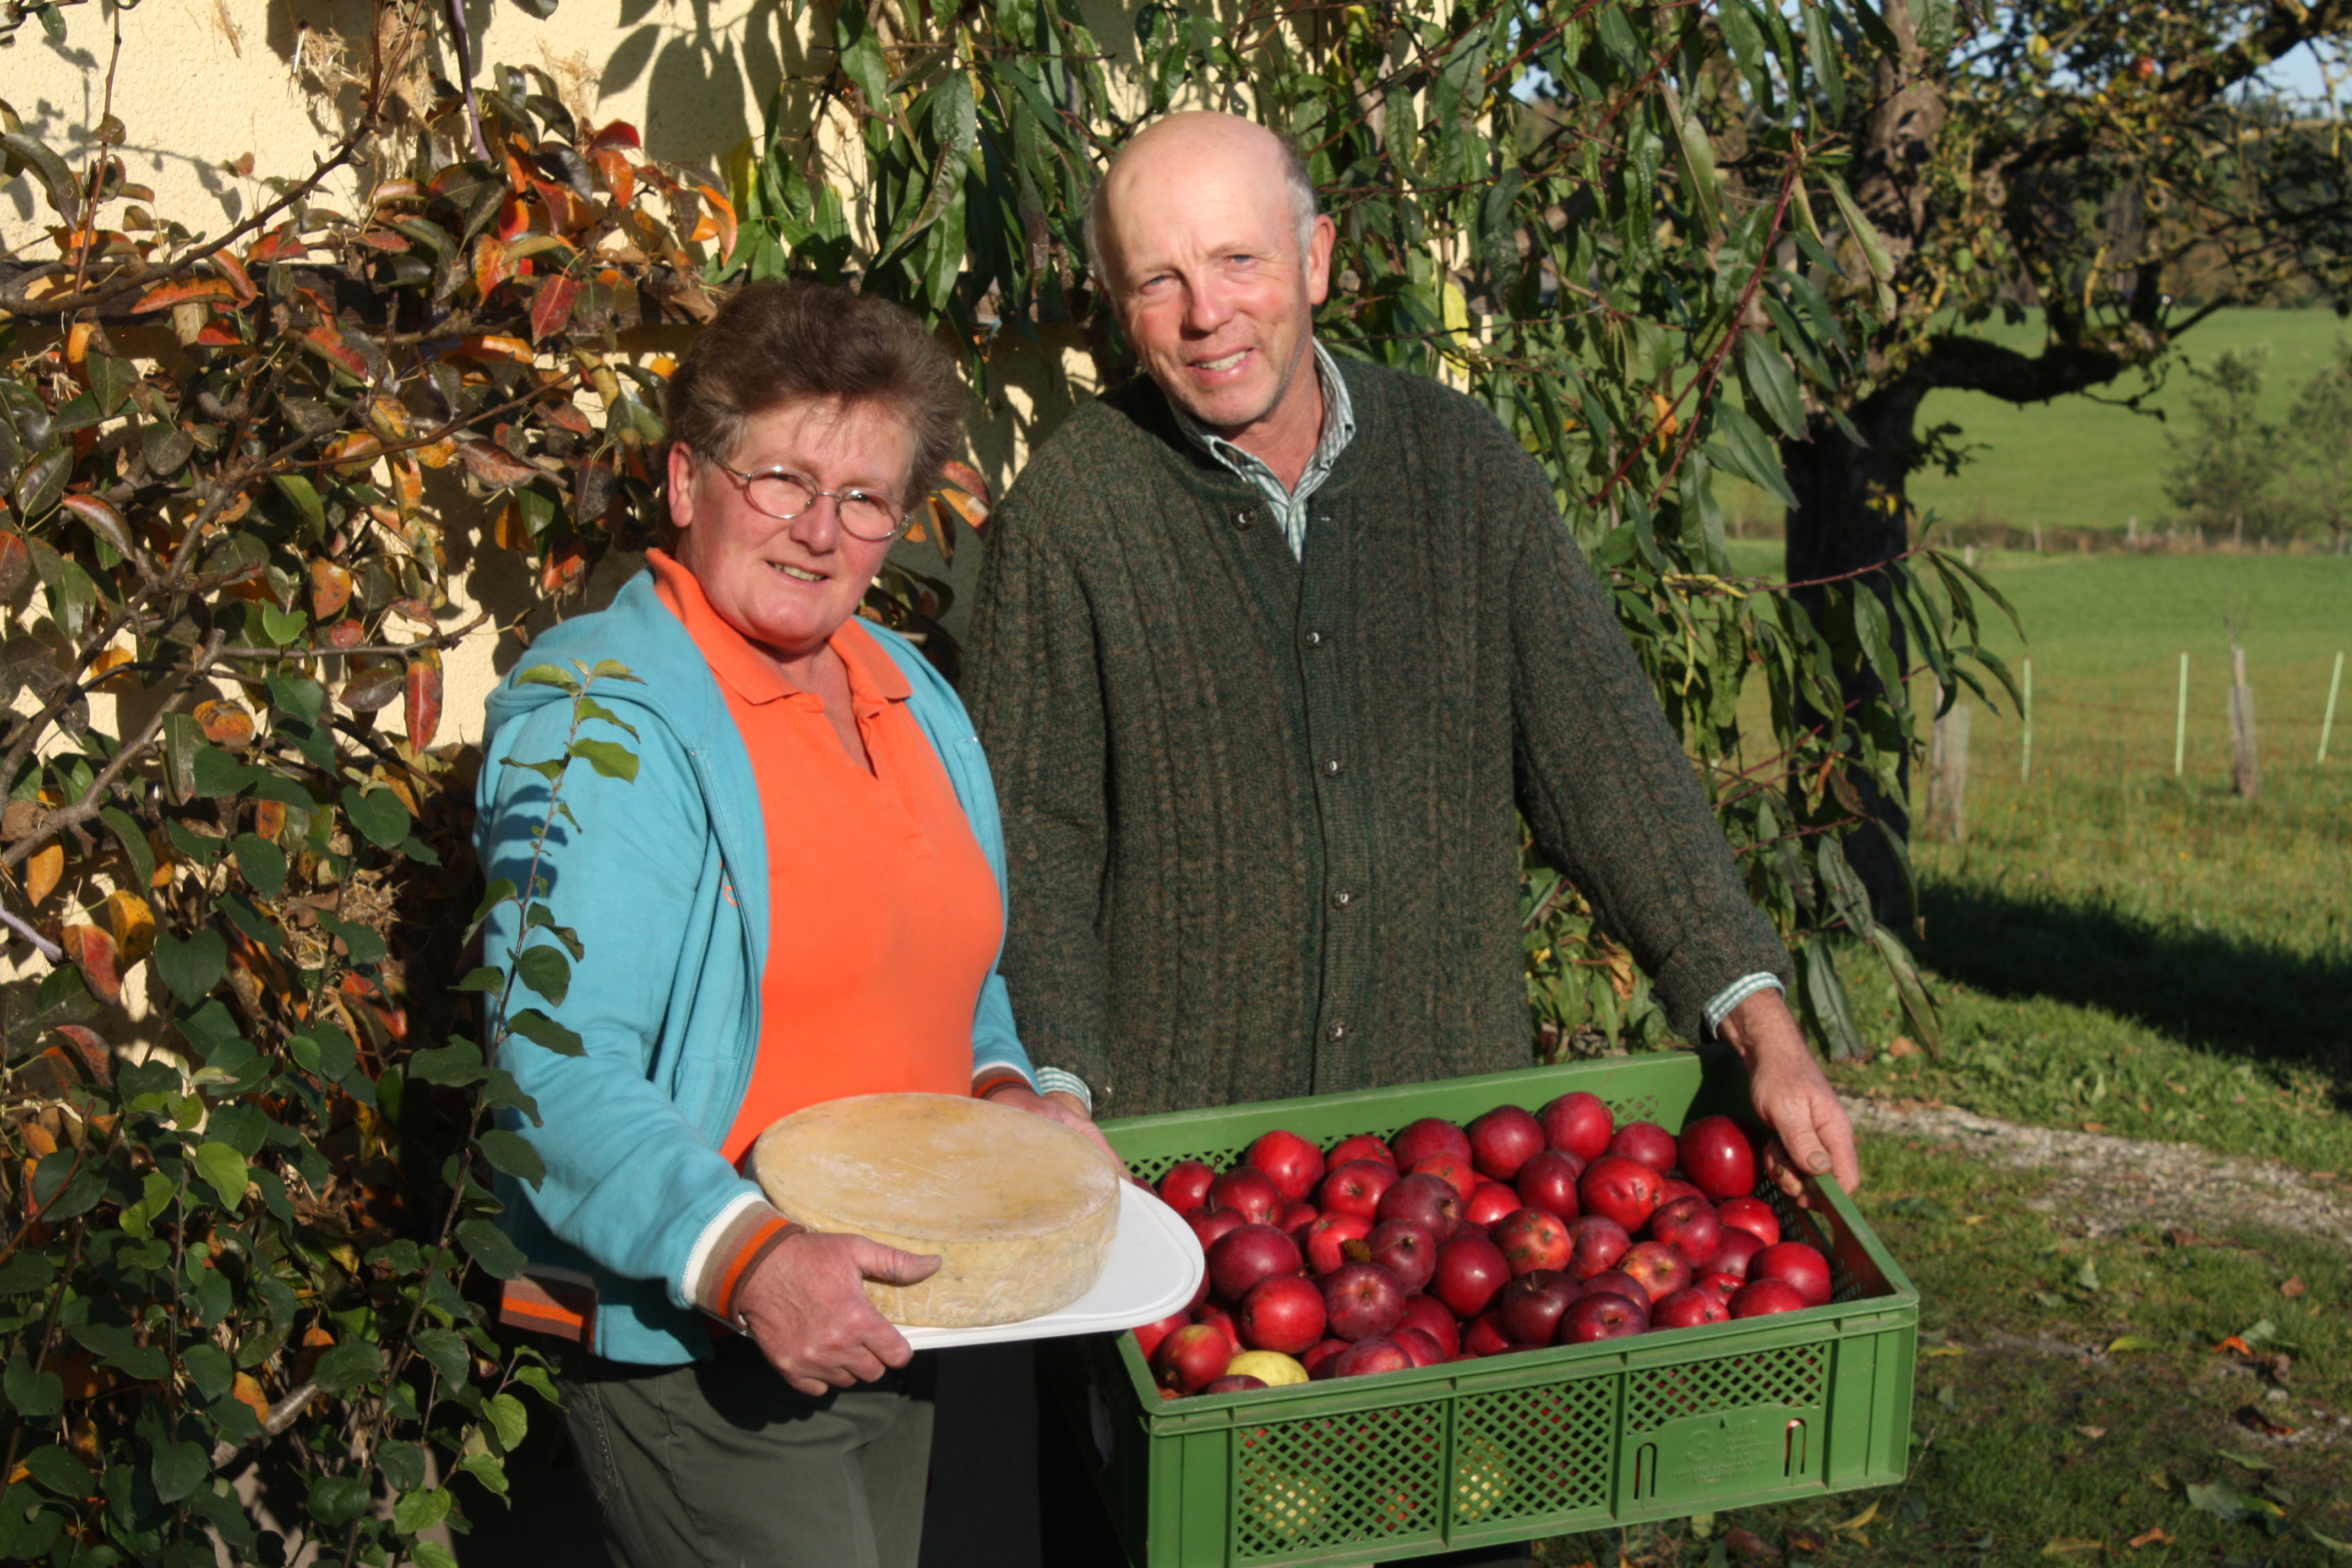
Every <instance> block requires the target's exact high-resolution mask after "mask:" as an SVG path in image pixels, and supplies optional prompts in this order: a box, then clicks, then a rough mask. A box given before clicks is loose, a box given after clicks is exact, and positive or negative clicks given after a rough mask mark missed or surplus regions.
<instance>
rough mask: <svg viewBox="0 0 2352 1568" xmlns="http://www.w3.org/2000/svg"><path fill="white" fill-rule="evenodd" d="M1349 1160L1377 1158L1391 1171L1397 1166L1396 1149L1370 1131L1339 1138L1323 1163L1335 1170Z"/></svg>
mask: <svg viewBox="0 0 2352 1568" xmlns="http://www.w3.org/2000/svg"><path fill="white" fill-rule="evenodd" d="M1350 1160H1378V1161H1379V1162H1380V1163H1381V1164H1383V1165H1386V1166H1387V1167H1388V1168H1389V1169H1390V1170H1391V1171H1393V1170H1395V1169H1396V1168H1397V1158H1396V1151H1395V1150H1393V1149H1391V1148H1390V1147H1389V1146H1388V1143H1387V1142H1385V1141H1384V1140H1382V1139H1380V1138H1376V1137H1374V1136H1373V1135H1372V1134H1370V1132H1359V1133H1357V1134H1356V1135H1355V1136H1354V1137H1352V1138H1342V1139H1340V1140H1339V1142H1338V1143H1336V1144H1334V1145H1333V1146H1332V1149H1331V1152H1330V1153H1329V1154H1328V1155H1327V1156H1325V1159H1324V1163H1325V1165H1326V1166H1327V1167H1328V1168H1330V1169H1334V1170H1336V1169H1338V1168H1339V1166H1341V1165H1344V1164H1346V1163H1348V1162H1349V1161H1350Z"/></svg>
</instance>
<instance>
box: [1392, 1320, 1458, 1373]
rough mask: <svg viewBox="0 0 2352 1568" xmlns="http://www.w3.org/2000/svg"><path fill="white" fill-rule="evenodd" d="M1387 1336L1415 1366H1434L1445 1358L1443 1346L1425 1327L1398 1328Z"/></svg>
mask: <svg viewBox="0 0 2352 1568" xmlns="http://www.w3.org/2000/svg"><path fill="white" fill-rule="evenodd" d="M1389 1338H1390V1339H1391V1340H1394V1341H1395V1342H1396V1345H1397V1348H1398V1349H1399V1350H1401V1351H1402V1352H1404V1353H1405V1354H1407V1355H1409V1356H1411V1357H1412V1364H1413V1365H1415V1366H1435V1365H1436V1364H1437V1363H1440V1362H1442V1361H1444V1360H1445V1359H1446V1352H1445V1347H1444V1346H1443V1345H1441V1344H1439V1343H1438V1342H1437V1341H1436V1340H1435V1339H1434V1338H1433V1337H1432V1336H1431V1334H1430V1332H1429V1331H1428V1330H1427V1329H1414V1328H1402V1327H1401V1328H1399V1329H1397V1330H1396V1331H1394V1332H1393V1333H1391V1334H1390V1335H1389Z"/></svg>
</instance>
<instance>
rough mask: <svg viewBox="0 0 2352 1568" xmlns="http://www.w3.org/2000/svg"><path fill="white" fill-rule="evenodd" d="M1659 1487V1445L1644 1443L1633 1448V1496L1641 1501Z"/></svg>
mask: <svg viewBox="0 0 2352 1568" xmlns="http://www.w3.org/2000/svg"><path fill="white" fill-rule="evenodd" d="M1657 1489H1658V1446H1657V1445H1656V1444H1655V1443H1644V1444H1643V1445H1642V1446H1641V1447H1638V1448H1636V1449H1634V1450H1633V1498H1634V1500H1635V1501H1637V1502H1638V1501H1639V1500H1642V1499H1643V1498H1646V1497H1648V1496H1650V1495H1651V1494H1652V1493H1654V1492H1655V1491H1656V1490H1657Z"/></svg>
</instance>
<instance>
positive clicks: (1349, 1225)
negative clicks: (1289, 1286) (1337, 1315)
mask: <svg viewBox="0 0 2352 1568" xmlns="http://www.w3.org/2000/svg"><path fill="white" fill-rule="evenodd" d="M1371 1234H1372V1222H1371V1221H1370V1220H1368V1219H1366V1218H1365V1217H1364V1216H1363V1215H1360V1214H1327V1215H1324V1216H1323V1217H1322V1218H1321V1219H1318V1220H1317V1221H1316V1222H1315V1223H1314V1224H1313V1225H1310V1226H1306V1227H1305V1228H1304V1229H1302V1230H1300V1231H1297V1232H1296V1233H1294V1234H1293V1236H1292V1237H1291V1239H1293V1240H1294V1241H1297V1243H1298V1250H1299V1251H1301V1252H1303V1253H1305V1254H1306V1255H1307V1272H1308V1273H1310V1274H1328V1273H1330V1272H1331V1270H1333V1269H1334V1268H1339V1265H1341V1264H1342V1263H1345V1262H1347V1261H1348V1253H1347V1246H1348V1243H1349V1242H1351V1241H1361V1240H1363V1239H1364V1237H1368V1236H1370V1235H1371Z"/></svg>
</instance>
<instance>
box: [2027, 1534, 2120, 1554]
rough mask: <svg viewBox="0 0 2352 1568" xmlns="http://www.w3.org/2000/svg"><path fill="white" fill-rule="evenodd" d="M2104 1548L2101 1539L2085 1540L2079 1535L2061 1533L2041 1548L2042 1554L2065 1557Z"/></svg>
mask: <svg viewBox="0 0 2352 1568" xmlns="http://www.w3.org/2000/svg"><path fill="white" fill-rule="evenodd" d="M2105 1548H2106V1542H2103V1541H2086V1540H2084V1538H2083V1537H2081V1536H2079V1535H2062V1536H2060V1537H2058V1538H2057V1539H2056V1540H2055V1541H2052V1542H2045V1543H2044V1544H2043V1546H2042V1556H2044V1557H2066V1556H2071V1555H2072V1554H2074V1552H2101V1551H2105Z"/></svg>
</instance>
